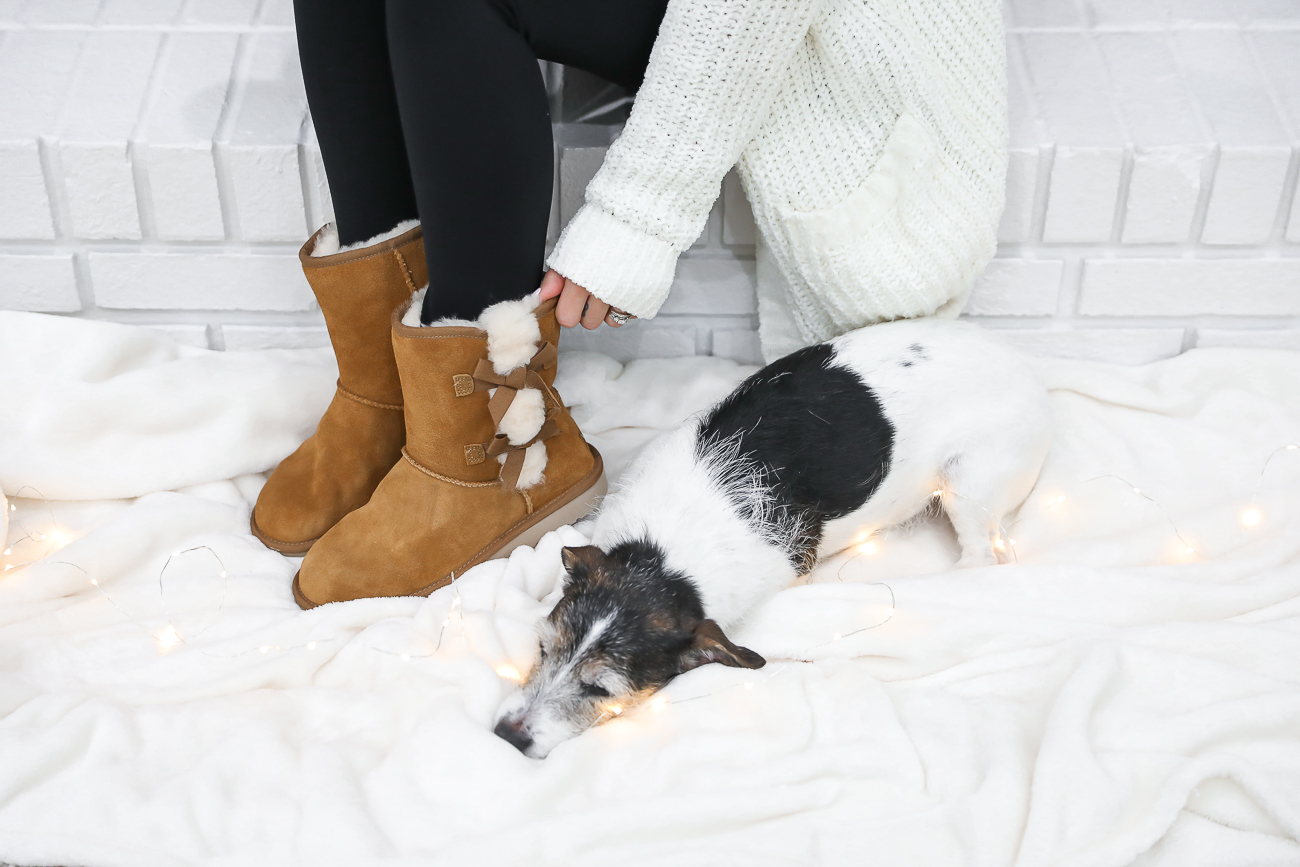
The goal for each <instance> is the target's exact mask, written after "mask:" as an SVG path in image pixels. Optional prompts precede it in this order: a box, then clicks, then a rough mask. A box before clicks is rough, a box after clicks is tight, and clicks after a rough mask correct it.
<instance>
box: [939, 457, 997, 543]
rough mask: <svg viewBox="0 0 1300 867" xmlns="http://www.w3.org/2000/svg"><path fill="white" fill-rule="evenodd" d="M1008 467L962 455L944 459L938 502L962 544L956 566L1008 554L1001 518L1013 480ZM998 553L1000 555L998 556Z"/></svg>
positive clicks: (958, 541)
mask: <svg viewBox="0 0 1300 867" xmlns="http://www.w3.org/2000/svg"><path fill="white" fill-rule="evenodd" d="M1009 469H1011V468H1010V467H999V466H997V465H996V464H994V465H993V466H989V465H987V464H983V463H981V462H976V461H971V460H969V459H967V458H965V457H964V456H962V455H957V456H954V457H953V458H950V459H949V460H948V461H947V462H945V464H944V467H943V472H942V480H943V484H942V487H941V488H940V490H941V491H942V493H941V494H940V496H939V502H940V504H941V505H942V506H943V510H944V512H945V513H946V514H947V515H948V520H949V521H950V522H952V528H953V530H955V531H956V533H957V544H958V545H960V546H961V559H960V560H958V561H957V566H958V567H959V568H966V567H970V566H992V565H994V564H996V563H998V562H999V561H1000V560H1005V559H1008V558H1010V556H1011V548H1010V545H1011V540H1010V539H1007V538H1005V537H1004V534H1003V533H1002V527H1001V521H1002V516H1003V515H1004V514H1005V512H1006V506H1007V500H1008V495H1009V494H1011V493H1012V488H1013V487H1014V482H1013V480H1012V479H1011V478H1008V473H1007V472H1006V471H1007V470H1009ZM999 554H1001V555H1002V557H999Z"/></svg>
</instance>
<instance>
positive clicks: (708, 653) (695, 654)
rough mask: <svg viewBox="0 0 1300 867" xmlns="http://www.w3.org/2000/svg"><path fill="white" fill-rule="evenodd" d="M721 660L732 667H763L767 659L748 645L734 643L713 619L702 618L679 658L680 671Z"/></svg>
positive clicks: (678, 667) (678, 669) (678, 666)
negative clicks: (692, 637)
mask: <svg viewBox="0 0 1300 867" xmlns="http://www.w3.org/2000/svg"><path fill="white" fill-rule="evenodd" d="M710 662H720V663H722V664H723V665H729V666H731V667H732V668H762V667H763V666H764V665H766V664H767V660H766V659H764V658H763V657H761V656H759V655H758V654H757V653H755V652H754V651H752V650H750V649H749V648H748V647H740V646H739V645H736V644H732V643H731V639H730V638H727V636H725V635H723V634H722V627H720V626H718V624H717V623H715V622H714V621H712V620H701V621H700V622H699V624H698V625H697V626H696V627H695V637H694V639H693V640H692V641H691V643H690V646H689V647H687V648H686V649H685V650H683V651H682V655H681V656H680V657H679V658H678V660H677V671H678V673H681V672H685V671H690V670H691V669H692V668H699V667H700V666H701V665H708V664H709V663H710Z"/></svg>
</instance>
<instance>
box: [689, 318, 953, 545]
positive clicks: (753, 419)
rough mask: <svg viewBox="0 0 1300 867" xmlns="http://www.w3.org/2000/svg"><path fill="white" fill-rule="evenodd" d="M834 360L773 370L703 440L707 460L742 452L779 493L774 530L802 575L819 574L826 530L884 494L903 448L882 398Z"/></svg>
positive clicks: (738, 394) (796, 358)
mask: <svg viewBox="0 0 1300 867" xmlns="http://www.w3.org/2000/svg"><path fill="white" fill-rule="evenodd" d="M912 349H913V351H914V353H915V354H916V356H917V359H916V360H927V359H926V356H925V353H924V351H923V350H922V347H920V346H915V347H912ZM834 358H835V350H834V349H833V348H832V347H831V346H830V345H828V344H825V343H820V344H817V345H815V346H808V347H805V348H803V349H800V350H798V351H796V352H792V353H791V354H789V355H787V356H785V357H784V358H781V359H779V360H777V361H774V362H772V363H771V364H769V365H768V366H767V367H764V368H763V369H762V370H760V371H759V372H758V373H755V374H754V375H753V376H751V377H750V378H749V379H747V380H745V381H744V382H743V383H742V384H741V386H740V387H739V388H738V389H736V390H735V391H734V392H732V394H731V395H730V396H729V397H727V399H726V400H724V401H723V402H722V403H720V404H718V405H717V406H716V407H714V409H713V410H712V411H710V412H709V414H708V415H707V416H706V417H705V418H704V421H703V423H702V424H701V426H700V429H699V434H698V437H697V441H696V455H697V457H698V458H702V459H703V458H705V456H706V455H718V454H728V453H734V454H736V455H737V456H739V457H740V458H742V460H744V461H745V462H746V463H748V464H750V465H752V467H753V471H754V472H755V473H757V474H758V475H759V476H760V478H761V481H762V484H763V486H764V487H765V488H766V489H767V490H768V491H770V492H771V499H772V502H771V504H770V505H772V506H773V508H771V509H769V510H766V523H767V525H768V526H767V529H768V531H769V532H771V533H773V534H774V535H775V536H776V537H777V538H779V539H781V540H782V541H783V542H784V543H785V544H786V545H787V548H788V550H789V551H790V552H791V559H792V560H793V561H794V563H795V565H796V567H800V566H810V565H811V558H812V557H813V556H814V554H815V552H816V549H817V544H818V542H819V541H820V540H821V534H822V528H823V526H824V525H825V523H826V522H827V521H829V520H832V519H834V518H839V517H842V516H844V515H847V514H849V513H851V512H853V511H856V510H857V509H859V508H861V506H862V505H863V504H864V503H865V502H866V501H867V498H868V497H870V496H871V495H872V493H874V492H875V490H876V488H877V487H879V486H880V483H881V482H882V481H883V480H884V478H885V474H886V473H888V472H889V459H890V455H891V453H892V451H893V447H894V426H893V425H892V424H891V423H890V421H889V419H888V418H886V417H885V414H884V411H883V409H882V408H881V406H880V401H879V400H878V399H877V398H876V395H875V393H874V392H872V390H871V389H870V388H869V387H867V385H866V384H865V383H864V382H862V380H861V379H859V378H858V376H857V374H855V373H854V372H853V371H851V370H848V369H847V368H844V367H841V366H838V365H834V364H833V363H832V362H833V361H834ZM737 503H738V505H740V506H741V508H743V509H747V510H750V511H751V512H752V511H753V507H752V504H751V503H749V502H745V501H741V500H739V499H737ZM751 517H753V515H752V514H751Z"/></svg>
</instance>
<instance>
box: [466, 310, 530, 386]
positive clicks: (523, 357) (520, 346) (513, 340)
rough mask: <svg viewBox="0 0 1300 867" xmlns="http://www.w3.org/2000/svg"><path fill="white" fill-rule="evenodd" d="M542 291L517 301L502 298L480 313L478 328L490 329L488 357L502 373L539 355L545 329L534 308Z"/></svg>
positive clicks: (493, 366) (487, 330)
mask: <svg viewBox="0 0 1300 867" xmlns="http://www.w3.org/2000/svg"><path fill="white" fill-rule="evenodd" d="M539 295H540V293H538V292H534V293H533V294H531V295H529V296H527V297H525V298H520V299H519V300H517V301H501V302H499V303H497V304H493V305H492V306H491V307H489V308H488V309H486V310H484V311H483V312H482V314H480V315H479V318H478V322H479V327H480V328H482V329H483V330H484V331H486V332H487V339H488V360H489V361H491V362H492V369H493V370H495V371H496V372H497V373H498V374H500V375H501V376H504V375H506V374H507V373H509V372H510V371H512V370H514V369H515V368H516V367H519V366H521V365H524V364H527V363H528V362H529V361H531V360H532V358H533V356H534V355H536V354H537V344H538V343H540V342H541V339H542V330H541V328H540V327H539V326H538V324H537V317H536V316H535V315H534V314H533V311H534V310H536V309H537V305H538V303H539Z"/></svg>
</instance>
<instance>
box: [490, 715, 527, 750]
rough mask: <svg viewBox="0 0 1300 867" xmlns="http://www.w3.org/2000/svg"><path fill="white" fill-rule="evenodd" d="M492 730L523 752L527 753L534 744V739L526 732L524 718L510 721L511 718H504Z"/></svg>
mask: <svg viewBox="0 0 1300 867" xmlns="http://www.w3.org/2000/svg"><path fill="white" fill-rule="evenodd" d="M492 732H493V733H494V734H495V735H496V736H497V737H499V738H501V739H502V740H504V741H506V742H507V743H509V744H511V745H512V746H514V748H515V749H517V750H519V752H521V753H525V754H527V752H528V748H529V747H531V746H532V745H533V739H532V738H531V737H529V736H528V735H527V734H526V733H525V732H524V721H523V720H516V721H515V722H510V720H506V719H503V720H501V722H499V723H497V727H496V728H494V729H493V730H492Z"/></svg>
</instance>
